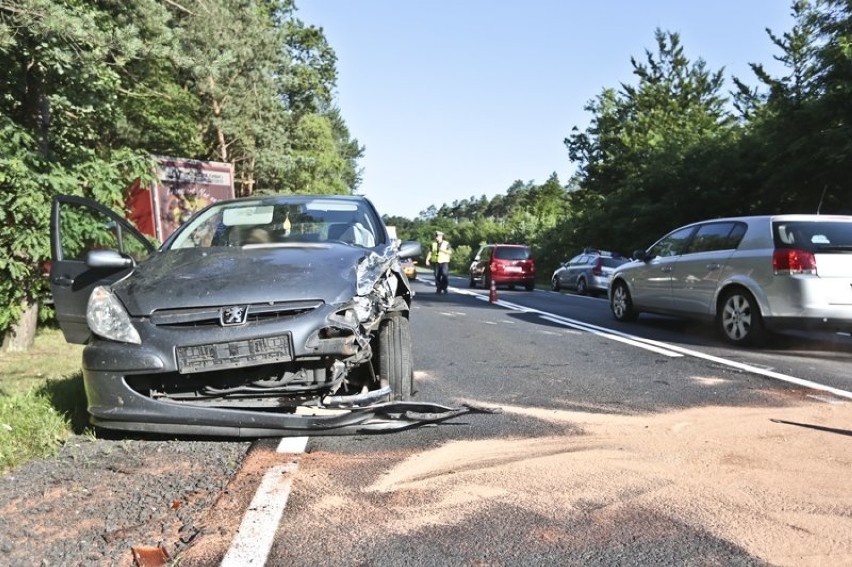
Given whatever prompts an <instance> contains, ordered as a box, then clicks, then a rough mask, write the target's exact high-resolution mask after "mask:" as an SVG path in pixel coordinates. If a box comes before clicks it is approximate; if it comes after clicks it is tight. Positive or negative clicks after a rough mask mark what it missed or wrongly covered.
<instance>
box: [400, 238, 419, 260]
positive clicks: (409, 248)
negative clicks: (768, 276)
mask: <svg viewBox="0 0 852 567" xmlns="http://www.w3.org/2000/svg"><path fill="white" fill-rule="evenodd" d="M422 252H423V247H422V246H421V245H420V242H418V241H416V240H406V241H405V242H403V243H402V244H400V245H399V257H400V258H415V257H417V256H420V254H421V253H422Z"/></svg>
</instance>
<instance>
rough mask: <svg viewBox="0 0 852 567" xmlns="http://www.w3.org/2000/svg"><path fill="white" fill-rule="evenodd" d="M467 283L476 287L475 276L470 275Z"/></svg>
mask: <svg viewBox="0 0 852 567" xmlns="http://www.w3.org/2000/svg"><path fill="white" fill-rule="evenodd" d="M467 285H468V286H469V287H476V282H475V281H473V276H470V282H469V283H468V284H467Z"/></svg>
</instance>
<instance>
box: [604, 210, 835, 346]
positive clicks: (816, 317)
mask: <svg viewBox="0 0 852 567" xmlns="http://www.w3.org/2000/svg"><path fill="white" fill-rule="evenodd" d="M634 258H635V260H634V261H633V262H631V263H629V264H625V265H623V266H621V267H619V268H618V269H616V271H615V273H614V274H613V276H612V279H611V281H610V286H609V301H610V307H611V309H612V313H613V315H614V316H615V318H616V319H618V320H619V321H631V320H634V319H636V317H637V316H638V315H639V313H641V312H649V313H661V314H666V315H676V316H686V317H692V318H702V319H706V320H708V321H715V324H716V326H717V328H718V330H719V332H720V333H721V334H722V336H723V337H724V338H725V339H726V340H727V341H729V342H731V343H733V344H744V345H752V346H757V345H760V344H762V343H764V342H765V341H766V339H767V330H773V329H784V328H794V329H805V328H820V329H825V330H846V331H848V330H850V329H852V216H837V215H774V216H753V217H734V218H723V219H714V220H708V221H703V222H697V223H693V224H690V225H687V226H684V227H681V228H678V229H676V230H674V231H672V232H670V233H669V234H667V235H666V236H664V237H663V238H661V239H660V240H658V241H657V242H656V243H655V244H654V245H653V246H651V247H650V248H648V249H647V250H637V251H636V252H635V253H634Z"/></svg>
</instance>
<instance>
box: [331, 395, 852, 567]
mask: <svg viewBox="0 0 852 567" xmlns="http://www.w3.org/2000/svg"><path fill="white" fill-rule="evenodd" d="M483 405H487V404H483ZM503 410H504V411H505V412H509V413H514V414H519V415H523V416H527V417H532V418H536V419H540V420H546V421H552V422H558V423H565V424H570V425H572V426H574V427H577V428H580V429H581V430H582V431H583V433H582V434H580V435H570V436H557V437H547V438H535V439H529V438H525V439H520V438H514V439H513V438H508V439H489V440H482V441H458V442H449V443H447V444H445V445H443V446H441V447H439V448H436V449H433V450H429V451H426V452H422V453H419V454H416V455H413V456H411V457H409V458H407V459H406V460H403V461H401V462H400V463H399V464H397V465H396V466H395V467H393V468H391V469H390V471H389V472H388V474H386V475H383V477H382V478H381V479H380V480H378V481H377V482H375V483H374V484H372V485H371V486H369V487H367V488H366V491H367V492H368V493H383V494H385V495H388V496H392V497H393V498H392V501H394V502H395V503H396V504H397V505H404V503H405V502H415V503H416V505H417V513H416V514H400V515H399V516H397V520H396V522H395V524H394V526H393V529H394V530H401V531H414V530H418V529H422V528H423V527H425V526H429V525H454V524H458V523H460V522H463V521H464V518H465V517H466V516H468V515H471V514H475V513H477V512H479V511H480V508H481V507H484V506H486V505H493V504H494V503H495V502H498V503H504V504H508V505H511V506H516V507H521V508H524V509H527V510H529V511H531V512H534V513H537V514H540V515H542V516H544V517H547V518H554V520H558V519H559V518H560V517H563V516H566V515H570V514H572V512H583V513H585V514H589V513H591V514H592V516H593V518H594V521H595V522H600V524H601V526H604V525H605V524H606V523H607V522H610V521H616V520H614V519H613V518H616V517H624V516H625V515H630V514H629V512H631V510H634V511H635V510H637V509H638V510H640V511H642V512H643V513H647V512H648V511H651V513H652V514H659V515H662V516H665V517H667V518H672V519H674V520H676V521H680V522H683V523H684V524H685V525H691V526H695V527H696V529H701V530H704V531H707V532H709V533H711V534H713V535H715V536H716V537H718V538H721V539H723V540H726V541H729V542H732V543H734V544H736V545H738V546H741V547H742V548H743V549H745V550H747V551H748V552H749V553H750V554H752V555H754V556H756V557H760V558H761V559H763V560H765V561H768V562H770V563H773V564H777V565H840V564H846V565H849V564H852V490H850V480H852V475H850V472H852V411H850V410H852V406H850V404H849V403H836V404H830V403H819V402H814V401H813V400H810V401H808V402H807V403H806V404H805V405H803V406H802V407H783V408H728V407H705V408H698V409H689V410H685V411H679V412H673V413H666V414H653V415H633V416H624V415H612V414H601V413H586V412H571V411H556V410H545V409H540V408H525V407H507V406H503ZM528 487H535V488H534V489H533V490H529V489H528ZM480 504H481V506H480ZM339 505H340V503H336V504H335V506H339ZM400 516H401V517H404V518H406V519H405V521H403V522H400V520H399V517H400ZM590 529H593V528H590ZM649 529H653V528H652V527H649Z"/></svg>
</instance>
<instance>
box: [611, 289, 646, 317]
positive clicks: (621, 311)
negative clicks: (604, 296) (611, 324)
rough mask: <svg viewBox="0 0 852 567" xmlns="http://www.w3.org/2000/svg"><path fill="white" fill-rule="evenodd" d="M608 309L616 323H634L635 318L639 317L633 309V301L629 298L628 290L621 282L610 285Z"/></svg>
mask: <svg viewBox="0 0 852 567" xmlns="http://www.w3.org/2000/svg"><path fill="white" fill-rule="evenodd" d="M609 308H610V309H611V310H612V315H613V316H614V317H615V318H616V319H617V320H618V321H623V322H628V321H635V320H636V318H637V317H639V312H638V311H636V309H635V308H634V307H633V299H632V298H631V297H630V290H629V289H627V284H626V283H624V282H623V281H617V282H615V283H614V284H612V293H611V294H610V298H609Z"/></svg>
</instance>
